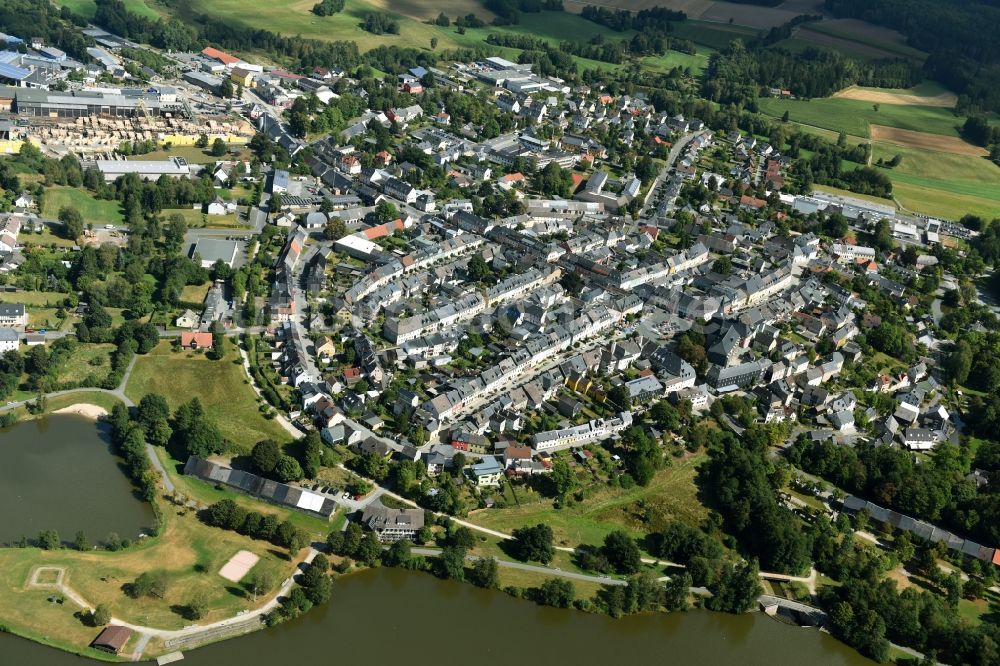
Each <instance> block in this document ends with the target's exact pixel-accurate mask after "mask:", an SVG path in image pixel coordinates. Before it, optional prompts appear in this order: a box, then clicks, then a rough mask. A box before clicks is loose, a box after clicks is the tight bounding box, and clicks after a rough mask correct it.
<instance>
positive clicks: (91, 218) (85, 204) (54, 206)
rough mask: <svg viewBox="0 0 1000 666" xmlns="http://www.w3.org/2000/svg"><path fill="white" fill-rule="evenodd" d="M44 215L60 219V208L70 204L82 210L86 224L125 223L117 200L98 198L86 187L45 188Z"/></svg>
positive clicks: (81, 213)
mask: <svg viewBox="0 0 1000 666" xmlns="http://www.w3.org/2000/svg"><path fill="white" fill-rule="evenodd" d="M43 205H44V207H43V209H42V215H43V216H44V217H46V218H48V219H52V220H55V219H58V217H59V209H61V208H62V207H64V206H70V207H72V208H76V209H77V210H78V211H80V215H82V216H83V221H84V223H85V224H93V225H94V226H95V227H99V226H104V225H105V224H114V225H120V224H123V223H124V221H125V220H124V218H123V217H122V212H121V206H120V204H119V203H118V202H117V201H105V200H103V199H97V198H95V197H94V196H93V195H92V194H90V193H89V192H87V191H86V190H84V189H78V188H75V187H60V186H56V187H49V188H47V189H46V190H45V200H44V204H43Z"/></svg>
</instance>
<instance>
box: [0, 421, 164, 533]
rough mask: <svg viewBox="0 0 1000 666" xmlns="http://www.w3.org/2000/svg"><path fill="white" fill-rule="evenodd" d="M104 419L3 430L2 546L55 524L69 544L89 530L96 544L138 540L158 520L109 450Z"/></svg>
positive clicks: (35, 423)
mask: <svg viewBox="0 0 1000 666" xmlns="http://www.w3.org/2000/svg"><path fill="white" fill-rule="evenodd" d="M107 429H108V426H107V425H106V424H104V423H95V422H94V421H91V420H89V419H86V418H84V417H81V416H74V415H69V414H65V415H54V416H49V417H46V418H43V419H38V420H35V421H24V422H22V423H18V424H16V425H14V426H11V427H10V428H5V429H3V430H0V506H2V507H3V508H4V511H3V518H2V520H0V543H2V544H9V543H12V542H15V541H17V540H19V539H20V538H21V537H22V536H25V537H28V538H29V539H34V538H36V537H37V536H38V533H39V532H41V531H43V530H47V529H54V530H56V531H57V532H59V536H60V537H61V538H62V540H63V541H72V540H73V538H74V535H75V534H76V532H77V530H83V531H84V533H85V534H86V535H87V538H88V539H89V540H90V542H91V543H97V542H101V541H104V539H105V538H106V537H107V536H108V534H109V533H111V532H116V533H117V534H118V535H119V536H120V537H122V538H128V539H135V538H136V537H138V536H139V534H140V532H142V531H143V530H144V529H148V528H149V527H151V526H152V525H154V524H155V520H154V517H153V510H152V509H151V508H150V506H149V504H147V503H146V502H144V501H142V500H141V499H139V498H138V497H137V496H136V494H135V492H134V489H133V486H132V482H131V481H130V480H129V478H128V477H127V476H126V475H125V472H124V470H123V469H122V468H121V466H120V465H121V463H122V461H121V459H120V458H119V457H118V456H116V455H115V454H114V452H113V451H112V450H111V440H110V437H109V436H108V432H107Z"/></svg>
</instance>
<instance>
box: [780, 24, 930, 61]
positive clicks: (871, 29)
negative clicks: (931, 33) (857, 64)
mask: <svg viewBox="0 0 1000 666" xmlns="http://www.w3.org/2000/svg"><path fill="white" fill-rule="evenodd" d="M794 38H795V39H798V40H801V41H803V42H806V43H809V44H812V45H813V46H822V47H826V48H829V49H832V50H834V51H838V52H841V53H843V54H844V55H849V56H854V57H857V58H861V59H866V60H867V59H881V58H909V59H910V60H913V61H917V62H923V61H924V60H925V59H926V57H927V54H926V53H924V52H923V51H919V50H917V49H915V48H912V47H910V46H907V44H906V39H905V37H903V35H901V34H900V33H898V32H896V31H895V30H889V29H887V28H882V27H879V26H875V25H872V24H870V23H865V22H864V21H859V20H857V19H832V20H824V21H819V22H817V23H807V24H805V25H803V26H801V27H799V28H798V29H797V30H796V31H795V37H794ZM782 45H784V43H782Z"/></svg>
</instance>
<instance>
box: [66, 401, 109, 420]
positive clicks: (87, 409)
mask: <svg viewBox="0 0 1000 666" xmlns="http://www.w3.org/2000/svg"><path fill="white" fill-rule="evenodd" d="M52 413H53V414H77V415H79V416H85V417H87V418H88V419H94V420H95V421H96V420H97V419H99V418H101V417H102V416H107V415H108V410H106V409H104V408H103V407H101V406H99V405H91V404H89V403H86V402H81V403H77V404H75V405H70V406H69V407H63V408H62V409H57V410H56V411H54V412H52Z"/></svg>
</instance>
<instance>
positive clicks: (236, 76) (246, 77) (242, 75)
mask: <svg viewBox="0 0 1000 666" xmlns="http://www.w3.org/2000/svg"><path fill="white" fill-rule="evenodd" d="M253 77H254V72H248V71H247V70H245V69H243V68H242V67H233V73H232V74H230V75H229V78H230V79H232V81H233V83H237V84H239V85H241V86H243V87H244V88H251V87H253Z"/></svg>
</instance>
